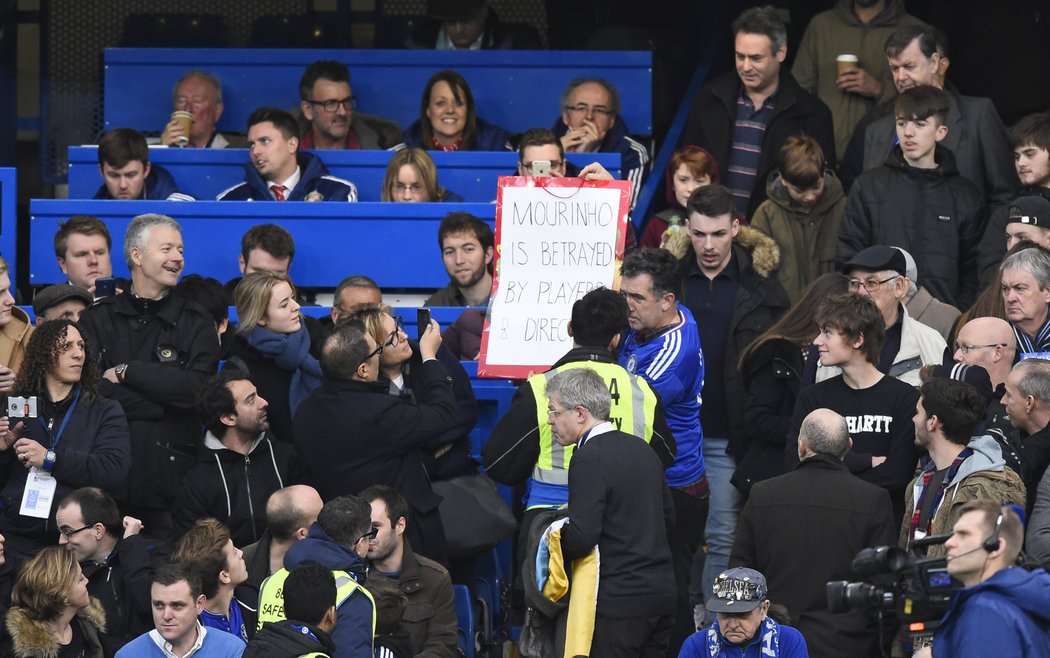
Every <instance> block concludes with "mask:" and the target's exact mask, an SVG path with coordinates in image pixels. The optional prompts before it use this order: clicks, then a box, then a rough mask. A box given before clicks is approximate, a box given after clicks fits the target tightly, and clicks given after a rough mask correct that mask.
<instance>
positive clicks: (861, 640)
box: [729, 408, 898, 656]
mask: <svg viewBox="0 0 1050 658" xmlns="http://www.w3.org/2000/svg"><path fill="white" fill-rule="evenodd" d="M851 445H852V441H851V439H850V436H849V430H848V428H847V425H846V419H845V418H843V417H842V416H841V415H839V414H837V413H835V412H834V411H831V410H830V409H824V408H818V409H814V410H813V411H811V412H810V413H809V414H807V415H806V417H805V419H804V420H803V421H802V423H801V427H800V429H799V436H798V455H799V458H800V459H801V460H802V461H801V463H800V464H799V465H798V466H797V467H796V468H795V470H793V471H791V472H789V473H785V474H784V475H780V476H778V477H775V478H771V479H769V480H764V481H762V482H759V483H758V484H756V485H755V486H754V487H753V488H752V489H751V495H750V496H749V497H748V500H747V503H746V504H745V505H744V509H743V510H742V511H741V512H740V520H739V521H738V523H737V531H736V540H735V543H734V544H733V552H732V555H731V556H730V558H729V566H731V567H737V566H743V567H749V568H751V569H756V570H758V571H761V572H762V573H763V574H765V575H766V580H767V582H768V584H769V596H770V598H771V599H773V600H775V601H777V602H778V603H782V604H784V605H786V606H788V609H789V610H791V613H792V615H794V618H795V619H798V624H797V625H796V627H797V628H798V630H799V631H801V633H802V635H803V637H805V638H806V644H807V645H808V646H809V652H810V655H812V656H871V655H877V654H878V651H877V646H878V628H877V627H876V626H875V624H874V623H872V622H871V621H870V620H868V619H867V617H866V615H865V614H864V613H863V612H847V613H842V614H837V613H835V614H833V613H831V612H828V602H827V595H826V593H825V591H824V583H826V582H828V581H830V580H839V579H842V578H848V577H850V574H851V573H852V571H851V566H850V565H851V563H852V561H853V557H854V556H855V555H856V554H857V552H858V551H860V549H862V548H866V547H868V546H884V545H888V544H892V543H894V542H895V541H896V536H897V529H898V528H897V525H896V523H895V522H894V520H893V506H892V504H891V503H890V495H889V493H888V492H886V490H884V489H883V488H882V487H879V486H876V485H874V484H871V483H869V482H865V481H863V480H861V479H860V478H858V477H857V476H855V475H853V474H852V473H850V471H849V469H848V468H847V467H846V465H845V464H843V463H842V459H843V458H844V457H845V456H846V453H848V452H849V450H850V446H851ZM829 491H834V492H835V496H834V501H833V502H832V501H830V500H829V498H828V495H827V492H829ZM814 536H822V537H834V538H835V540H834V541H832V542H825V544H824V545H823V546H822V548H821V551H820V559H814V557H815V555H814V551H813V548H812V546H811V545H810V544H809V543H808V540H807V538H809V537H814Z"/></svg>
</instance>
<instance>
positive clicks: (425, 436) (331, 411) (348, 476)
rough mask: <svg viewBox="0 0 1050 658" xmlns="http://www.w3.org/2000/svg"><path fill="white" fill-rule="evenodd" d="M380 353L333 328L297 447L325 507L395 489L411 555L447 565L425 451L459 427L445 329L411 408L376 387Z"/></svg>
mask: <svg viewBox="0 0 1050 658" xmlns="http://www.w3.org/2000/svg"><path fill="white" fill-rule="evenodd" d="M383 347H384V346H383V345H377V344H376V341H375V340H374V339H373V338H372V336H371V335H370V334H369V333H368V331H367V330H366V329H365V326H364V324H362V323H361V321H360V320H348V321H346V322H343V323H340V324H339V325H337V326H336V327H335V329H334V330H333V331H332V334H331V335H330V336H329V337H328V338H326V339H325V341H324V344H323V346H322V347H321V359H320V361H321V371H322V373H323V375H324V376H323V379H322V382H321V386H320V388H318V389H317V390H316V391H314V392H313V393H311V394H310V396H309V397H308V398H306V400H304V401H303V403H302V404H300V405H299V409H298V410H297V411H296V414H295V417H294V419H293V421H292V426H293V427H292V429H293V432H294V433H295V446H296V449H297V450H298V451H299V454H300V455H302V459H303V463H304V465H305V466H306V468H307V471H308V472H309V473H310V475H311V478H312V480H313V482H311V483H310V484H313V486H314V487H316V488H317V491H318V492H319V493H320V494H321V497H322V498H323V499H325V500H331V499H332V498H334V497H336V496H344V495H347V494H356V493H358V492H360V491H361V490H362V489H365V488H367V487H370V486H372V485H375V484H385V485H387V486H390V487H393V488H394V489H396V490H397V491H398V492H399V493H400V494H401V495H402V496H404V497H405V500H406V501H407V502H408V506H409V508H411V518H412V523H411V524H409V527H408V531H407V532H406V534H407V535H408V539H409V541H410V542H411V543H412V547H413V548H414V549H415V551H416V552H417V553H419V554H420V555H425V556H426V557H429V558H430V559H432V560H435V561H437V562H444V561H445V532H444V530H443V529H442V525H441V515H440V514H439V513H438V503H440V502H441V497H440V496H438V495H437V494H436V493H434V491H433V490H432V489H431V488H430V479H429V477H428V476H427V471H426V469H425V468H424V466H423V452H422V450H421V448H422V447H423V446H424V445H425V444H426V443H427V442H428V441H429V440H431V439H434V438H436V437H438V436H440V435H441V434H443V433H444V432H446V431H448V430H450V429H452V428H453V427H455V425H456V423H457V422H458V419H459V417H458V416H457V414H456V399H455V396H454V395H453V393H452V385H451V383H450V382H451V379H450V378H449V376H448V373H447V371H446V370H445V367H444V366H443V365H442V364H441V362H440V361H439V360H438V359H437V358H435V355H436V354H437V350H438V348H439V347H441V329H440V327H438V324H437V322H434V321H432V322H431V324H430V326H429V327H427V329H426V331H425V332H424V333H423V336H422V337H421V338H420V339H419V351H420V355H421V356H422V359H423V363H422V367H420V369H419V372H418V373H413V387H412V388H413V393H414V394H415V401H414V402H412V401H408V400H406V399H405V398H402V397H400V396H396V395H390V392H389V383H388V382H379V381H378V378H379V355H380V354H382V353H383ZM416 377H418V379H416ZM647 449H648V446H647Z"/></svg>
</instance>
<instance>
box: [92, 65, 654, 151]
mask: <svg viewBox="0 0 1050 658" xmlns="http://www.w3.org/2000/svg"><path fill="white" fill-rule="evenodd" d="M322 59H334V60H338V61H340V62H343V63H344V64H346V65H347V66H348V67H349V68H350V84H351V86H352V87H353V92H354V96H355V97H357V98H358V109H359V111H361V112H366V113H369V114H378V115H380V116H383V117H386V118H388V119H390V120H392V121H395V122H396V123H397V124H398V125H400V126H401V127H402V129H404V128H407V127H408V126H409V124H411V123H412V122H413V121H415V120H416V119H418V118H419V99H420V97H421V95H422V93H423V88H424V87H425V86H426V82H427V80H428V79H429V78H430V76H431V75H433V74H434V73H435V72H437V71H440V70H442V69H454V70H456V71H458V72H459V73H460V74H462V75H463V77H464V78H466V80H467V82H468V83H469V84H470V87H471V91H473V93H474V99H475V101H476V104H477V107H478V115H479V116H481V117H483V118H484V119H485V120H487V121H490V122H492V123H495V124H497V125H499V126H502V127H504V128H506V129H507V130H509V131H511V132H524V131H525V130H528V129H529V128H536V127H545V128H546V127H549V126H550V125H551V124H552V123H553V122H554V120H555V119H556V118H557V117H558V116H559V113H560V109H559V108H560V105H561V93H562V91H564V89H565V86H566V84H567V83H568V82H569V81H570V80H572V79H573V78H581V77H598V78H605V79H607V80H609V81H610V82H611V83H612V84H613V85H614V86H615V87H616V88H617V89H618V90H619V92H620V95H621V98H622V101H623V110H622V112H621V116H622V117H623V120H624V121H626V122H627V126H628V127H629V128H630V129H631V131H632V132H633V133H636V134H639V135H650V134H652V132H653V127H652V126H653V116H652V115H653V113H652V97H653V92H652V77H653V73H652V54H651V53H649V52H627V51H623V52H621V51H616V52H607V51H584V50H573V51H566V52H562V51H547V50H541V51H509V50H506V51H505V50H486V51H468V52H449V51H433V50H429V51H428V50H313V49H310V50H298V49H280V48H274V49H251V48H247V49H236V48H191V49H173V48H107V49H106V51H105V55H104V60H105V82H104V84H105V93H104V101H105V106H104V117H105V126H106V129H107V130H109V129H110V128H121V127H125V128H135V129H137V130H142V131H154V132H159V131H160V130H161V129H163V127H164V124H166V123H167V117H168V116H169V115H170V113H171V92H172V89H173V88H174V86H175V82H176V81H177V80H178V79H179V78H180V77H182V75H183V74H184V73H185V72H187V71H189V70H191V69H204V70H206V71H209V72H211V73H212V74H214V75H217V76H218V77H219V79H220V80H221V81H222V87H223V103H224V105H225V108H224V110H223V115H222V118H221V120H220V121H219V130H220V131H222V130H225V131H228V132H245V130H246V127H245V122H246V120H247V118H248V115H249V114H251V113H252V111H253V110H255V109H256V108H258V107H261V106H263V105H271V106H274V107H281V108H291V107H297V106H298V105H299V78H300V77H301V76H302V73H303V70H304V69H305V68H306V67H307V66H308V65H309V64H310V63H312V62H315V61H317V60H322Z"/></svg>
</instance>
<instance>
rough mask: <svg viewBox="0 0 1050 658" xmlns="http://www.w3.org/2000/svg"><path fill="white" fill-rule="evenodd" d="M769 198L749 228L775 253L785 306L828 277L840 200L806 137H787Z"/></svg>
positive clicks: (836, 187)
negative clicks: (768, 239) (772, 243)
mask: <svg viewBox="0 0 1050 658" xmlns="http://www.w3.org/2000/svg"><path fill="white" fill-rule="evenodd" d="M766 195H767V196H768V197H769V198H768V199H766V200H765V201H763V202H762V205H760V206H759V207H758V209H757V210H755V214H754V216H753V217H752V218H751V226H753V227H754V228H756V229H758V230H759V231H762V232H763V233H765V234H766V235H768V236H769V237H771V238H773V240H774V241H776V243H777V246H778V247H780V269H779V270H777V277H778V278H779V279H780V283H781V285H783V286H784V290H786V291H787V293H788V297H790V298H791V302H792V303H794V302H796V301H798V298H799V296H800V295H801V294H802V291H803V290H804V289H805V287H806V286H808V285H809V284H810V283H811V282H812V281H813V280H815V279H816V278H817V277H819V276H820V275H821V274H827V273H828V272H834V271H835V270H836V268H835V248H836V245H837V243H838V236H839V229H840V227H841V226H842V213H843V212H844V211H845V210H846V195H845V193H844V192H843V191H842V183H840V182H839V179H838V177H837V176H835V173H834V172H833V171H831V170H830V169H828V167H827V161H826V160H825V159H824V151H823V150H821V148H820V144H818V143H817V140H815V139H813V138H812V137H804V136H798V137H789V138H788V140H787V141H786V142H784V146H782V147H781V149H780V152H779V154H778V155H777V169H776V171H775V172H774V173H773V175H772V176H770V177H769V182H768V183H767V184H766Z"/></svg>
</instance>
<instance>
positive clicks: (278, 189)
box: [270, 185, 287, 201]
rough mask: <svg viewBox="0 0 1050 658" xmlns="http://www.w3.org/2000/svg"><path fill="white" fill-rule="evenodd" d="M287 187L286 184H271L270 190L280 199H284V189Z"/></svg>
mask: <svg viewBox="0 0 1050 658" xmlns="http://www.w3.org/2000/svg"><path fill="white" fill-rule="evenodd" d="M285 189H287V188H286V187H285V186H284V185H271V186H270V191H271V192H273V195H274V196H275V197H276V198H277V200H278V201H284V191H285Z"/></svg>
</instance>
